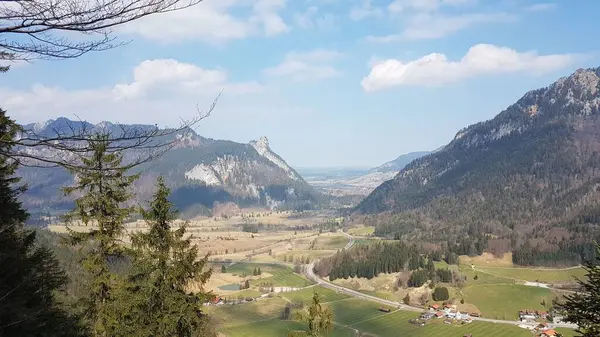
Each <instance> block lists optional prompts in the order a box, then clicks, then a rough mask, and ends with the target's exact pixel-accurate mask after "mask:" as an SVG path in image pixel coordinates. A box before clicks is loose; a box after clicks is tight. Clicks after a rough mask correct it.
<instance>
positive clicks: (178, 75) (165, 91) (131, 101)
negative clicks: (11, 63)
mask: <svg viewBox="0 0 600 337" xmlns="http://www.w3.org/2000/svg"><path fill="white" fill-rule="evenodd" d="M221 90H223V91H224V96H225V97H227V96H232V95H233V96H238V97H239V95H242V94H252V93H258V92H260V91H261V90H262V87H261V85H260V84H258V83H256V82H231V81H230V80H229V79H228V76H227V73H226V72H225V71H224V70H222V69H204V68H201V67H199V66H197V65H194V64H189V63H181V62H178V61H176V60H171V59H159V60H148V61H144V62H142V63H140V64H139V65H138V66H137V67H135V69H134V70H133V80H132V81H131V82H129V83H117V84H115V85H113V86H107V87H99V88H91V89H76V90H66V89H63V88H60V87H55V86H47V85H43V84H36V85H33V86H32V87H31V89H29V90H12V89H8V88H5V87H4V88H0V100H2V101H3V102H5V103H4V107H5V108H6V109H7V110H8V111H10V113H11V115H13V116H16V117H18V119H19V120H20V121H21V120H24V121H41V120H45V119H48V117H49V115H50V116H52V115H54V114H58V115H54V116H61V115H62V116H64V115H67V116H68V115H69V114H77V115H78V116H80V117H81V118H84V119H90V120H95V119H97V118H101V119H102V120H116V121H119V122H135V121H136V120H139V119H140V118H141V119H143V118H144V117H147V116H151V115H153V114H156V120H157V121H161V122H168V121H171V122H172V121H173V119H174V118H175V122H176V121H177V120H176V119H177V114H178V110H179V109H178V107H179V108H181V107H182V106H186V108H185V110H187V111H193V107H194V106H195V104H196V103H203V102H208V103H210V101H211V100H212V99H214V98H215V97H216V95H217V94H218V93H219V92H220V91H221ZM173 113H175V115H173Z"/></svg>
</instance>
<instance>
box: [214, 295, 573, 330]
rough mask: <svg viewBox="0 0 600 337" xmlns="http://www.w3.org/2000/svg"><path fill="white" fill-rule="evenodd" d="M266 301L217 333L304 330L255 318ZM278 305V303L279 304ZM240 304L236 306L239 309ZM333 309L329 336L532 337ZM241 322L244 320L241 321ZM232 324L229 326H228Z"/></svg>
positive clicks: (364, 306) (354, 306)
mask: <svg viewBox="0 0 600 337" xmlns="http://www.w3.org/2000/svg"><path fill="white" fill-rule="evenodd" d="M268 301H274V299H270V300H263V301H262V302H261V303H256V304H247V305H245V306H249V307H251V308H249V309H247V310H244V311H236V312H235V314H236V315H237V316H236V317H232V319H231V320H230V317H231V313H228V315H227V316H226V317H227V318H226V320H225V321H226V322H227V324H224V325H222V326H221V328H220V329H219V331H220V332H222V333H224V334H226V335H227V336H229V337H246V336H247V337H250V336H261V337H263V336H264V337H282V336H286V335H287V333H288V332H289V331H291V330H297V329H304V328H305V327H306V324H305V323H302V322H294V321H282V320H279V319H278V318H277V316H273V317H271V318H265V316H264V315H258V314H256V313H255V312H254V311H255V310H256V309H257V307H258V306H262V305H266V306H270V307H273V305H269V304H267V302H268ZM279 304H280V303H279ZM241 306H244V305H238V307H241ZM331 307H332V308H333V310H334V321H335V322H336V326H335V329H334V331H333V332H332V333H331V335H329V337H354V336H356V335H355V333H354V331H355V330H359V331H360V332H362V333H365V334H368V336H379V337H388V336H389V337H395V336H403V337H454V336H455V337H460V336H463V335H464V334H467V333H470V334H473V336H486V337H532V336H533V335H532V333H531V332H529V331H527V330H524V329H521V328H518V327H516V326H512V325H505V324H494V323H484V322H473V323H470V324H464V325H462V326H458V325H446V324H443V322H442V320H437V319H434V320H432V321H431V322H429V323H428V324H427V325H425V326H424V327H419V326H415V325H412V324H410V323H408V320H410V319H412V318H415V317H417V316H418V315H419V314H418V313H414V312H408V311H393V312H391V313H384V312H380V311H378V310H377V308H378V307H379V306H378V305H376V304H372V303H369V302H365V301H362V300H358V299H350V300H344V301H338V302H333V303H331ZM218 310H219V311H214V312H213V314H219V313H221V312H223V311H229V310H231V309H229V308H219V309H218ZM242 319H246V321H245V322H242V321H241V320H242ZM230 322H233V323H230ZM561 332H563V333H566V335H565V336H567V337H570V336H572V334H571V332H570V331H569V330H567V329H563V330H562V331H561Z"/></svg>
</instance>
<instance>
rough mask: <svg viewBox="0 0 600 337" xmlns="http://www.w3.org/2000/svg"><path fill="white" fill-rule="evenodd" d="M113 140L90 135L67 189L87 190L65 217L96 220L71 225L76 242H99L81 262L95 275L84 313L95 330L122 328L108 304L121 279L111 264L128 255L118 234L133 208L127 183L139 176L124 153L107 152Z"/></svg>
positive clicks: (103, 333) (98, 333) (101, 332)
mask: <svg viewBox="0 0 600 337" xmlns="http://www.w3.org/2000/svg"><path fill="white" fill-rule="evenodd" d="M109 145H110V142H109V141H108V136H107V135H94V136H92V137H90V139H88V146H89V147H90V148H92V149H93V153H92V154H91V156H89V157H82V158H81V161H82V165H81V166H80V167H78V168H73V169H71V173H72V174H74V175H75V177H76V180H75V186H72V187H68V188H65V190H64V191H65V194H66V195H70V194H73V193H75V192H81V193H83V195H82V196H81V197H79V198H77V199H76V200H75V209H73V210H72V211H71V212H69V213H68V214H67V216H66V217H65V219H66V221H67V222H68V223H69V222H73V221H76V220H80V221H82V222H83V223H84V224H86V225H92V226H95V228H94V229H92V230H90V231H89V232H86V233H78V232H74V231H70V234H71V242H72V243H73V244H80V243H82V242H88V241H89V242H92V243H94V248H93V249H92V250H91V251H90V252H88V253H87V254H86V257H85V258H84V260H83V261H82V263H83V266H84V267H85V269H86V270H87V271H88V272H89V273H90V276H91V284H90V285H89V287H88V289H89V294H88V296H86V298H85V301H84V303H83V305H84V311H85V318H86V319H87V320H88V321H89V325H90V326H91V328H92V331H93V334H94V335H95V336H107V335H110V334H109V333H108V332H109V331H112V330H115V329H118V328H119V324H120V323H119V322H118V321H117V320H116V319H115V317H114V314H115V313H114V312H113V311H112V310H111V309H109V307H110V306H109V302H110V301H111V295H112V292H113V288H115V287H116V286H117V283H118V275H117V274H116V272H114V271H112V270H111V269H110V261H115V260H119V258H121V257H122V256H123V249H122V246H121V245H119V240H120V239H121V234H122V232H123V223H124V221H125V220H126V219H127V217H129V216H130V214H131V213H132V211H133V209H132V208H131V207H124V204H125V203H126V202H127V201H129V199H130V198H131V194H130V192H129V191H128V188H129V187H130V186H131V185H132V184H133V182H134V181H135V180H136V179H137V177H138V176H137V175H131V176H128V175H126V172H127V168H126V166H124V165H123V164H122V154H120V153H116V152H108V151H107V148H108V147H109Z"/></svg>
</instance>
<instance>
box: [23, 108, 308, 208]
mask: <svg viewBox="0 0 600 337" xmlns="http://www.w3.org/2000/svg"><path fill="white" fill-rule="evenodd" d="M82 123H85V122H74V121H69V120H67V119H64V118H59V119H57V120H51V121H48V122H46V123H42V124H35V125H28V126H26V128H33V129H34V130H35V131H36V132H37V133H38V134H51V133H52V132H54V131H55V130H58V129H60V128H62V127H64V126H65V125H68V127H69V128H79V127H85V128H87V129H93V128H99V127H103V128H106V127H107V126H108V127H111V126H112V124H109V123H107V122H104V123H101V124H99V125H91V124H89V123H86V124H82ZM115 127H116V126H115ZM127 127H142V128H145V127H148V128H150V127H151V126H143V125H140V126H127ZM171 137H175V139H176V140H177V143H176V146H175V147H174V148H173V149H171V150H169V151H168V152H167V153H165V154H164V155H163V156H161V157H160V158H157V159H156V160H154V161H152V162H151V163H147V164H144V165H142V166H141V167H139V168H137V169H136V170H137V171H138V172H141V177H140V179H139V181H137V182H136V184H135V191H134V192H135V194H136V198H137V200H136V201H144V200H147V199H148V198H149V197H150V195H151V193H152V191H153V187H154V179H155V178H156V177H157V176H159V175H162V176H164V177H165V178H166V180H167V183H168V184H169V186H170V188H171V189H172V191H173V195H172V199H173V201H174V202H175V204H176V206H177V207H179V208H180V209H182V210H184V211H185V210H190V209H193V210H196V211H198V212H206V209H207V208H211V207H212V206H213V204H214V203H215V202H235V203H237V204H239V205H241V206H244V205H263V206H267V207H271V208H276V207H280V208H281V207H311V206H314V205H315V204H316V203H317V199H318V197H319V195H318V194H317V193H316V192H315V191H314V190H313V189H312V188H311V187H310V186H309V185H308V184H307V183H306V182H305V181H304V180H303V179H302V177H301V176H300V175H298V173H296V171H294V169H293V168H291V167H290V166H289V165H287V163H286V162H285V161H284V160H283V159H282V158H281V157H280V156H278V155H277V154H276V153H274V152H273V151H272V150H271V149H270V147H269V142H268V140H267V138H266V137H262V138H260V139H259V140H258V141H252V142H250V143H249V144H241V143H236V142H231V141H226V140H214V139H209V138H204V137H201V136H199V135H197V134H196V133H194V132H193V131H188V132H186V133H181V134H174V135H172V136H171ZM33 151H35V150H33ZM40 151H48V150H47V149H44V150H40ZM46 155H47V154H46ZM56 155H68V154H59V153H57V154H56ZM129 155H132V154H131V153H127V154H126V155H125V157H126V158H127V156H129ZM20 174H21V175H22V176H23V177H24V179H25V181H26V182H27V183H28V186H29V190H28V191H27V193H26V194H25V195H24V196H23V202H24V204H25V206H26V207H29V208H36V209H39V208H65V207H70V203H71V201H72V200H70V199H68V198H66V197H64V196H63V195H62V192H61V190H60V189H61V187H63V186H67V185H69V184H71V183H72V177H71V176H70V175H69V174H68V173H67V172H66V171H64V170H63V169H59V168H50V169H48V168H44V169H40V168H22V169H21V170H20Z"/></svg>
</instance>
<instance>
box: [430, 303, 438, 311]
mask: <svg viewBox="0 0 600 337" xmlns="http://www.w3.org/2000/svg"><path fill="white" fill-rule="evenodd" d="M429 309H431V310H435V311H438V310H440V305H439V304H432V305H430V306H429Z"/></svg>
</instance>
